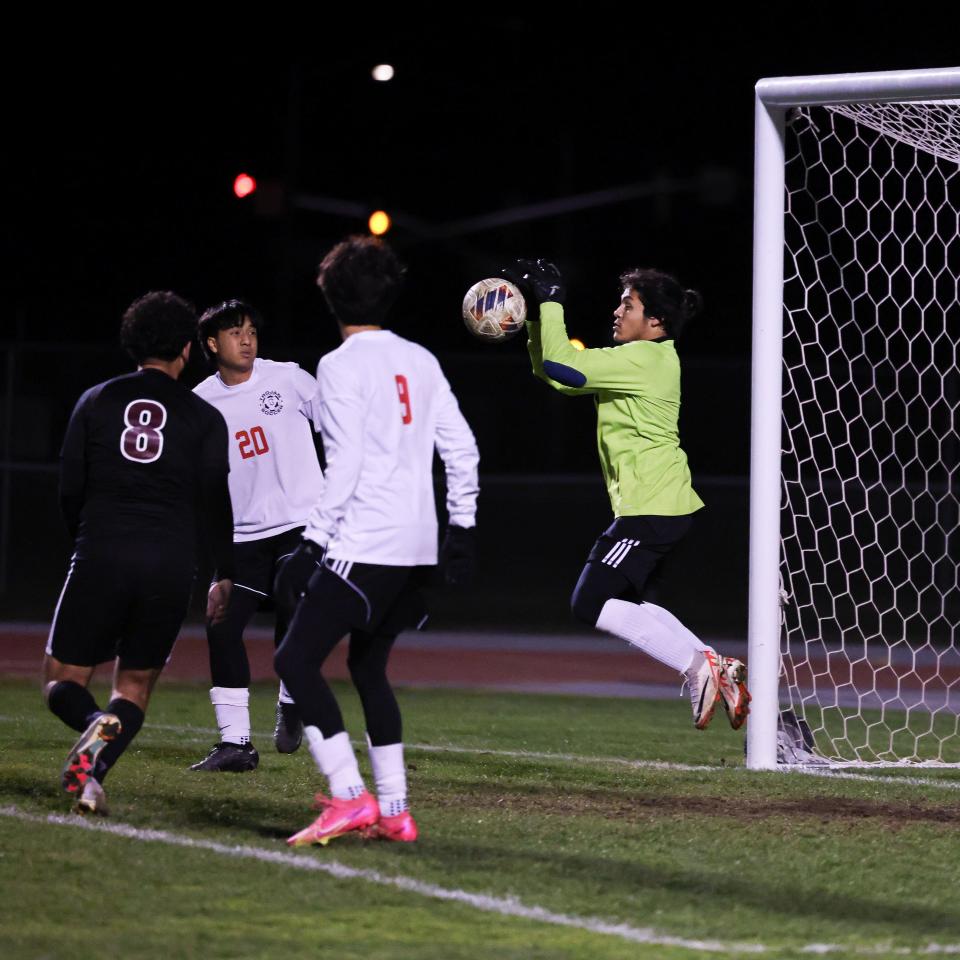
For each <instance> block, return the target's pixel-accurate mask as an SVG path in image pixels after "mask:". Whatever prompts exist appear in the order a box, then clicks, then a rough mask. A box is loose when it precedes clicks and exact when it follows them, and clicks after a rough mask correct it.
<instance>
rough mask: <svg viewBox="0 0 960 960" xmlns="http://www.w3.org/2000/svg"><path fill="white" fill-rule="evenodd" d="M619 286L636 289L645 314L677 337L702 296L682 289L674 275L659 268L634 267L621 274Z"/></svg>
mask: <svg viewBox="0 0 960 960" xmlns="http://www.w3.org/2000/svg"><path fill="white" fill-rule="evenodd" d="M620 284H621V289H626V288H627V287H629V288H630V289H631V290H633V291H635V292H636V294H637V296H638V297H639V298H640V302H641V303H642V304H643V309H644V312H645V314H646V315H647V316H648V317H656V319H657V320H659V321H660V322H661V323H662V324H663V330H664V333H666V335H667V336H668V337H672V338H674V339H676V338H677V337H679V336H680V334H681V333H682V332H683V328H684V327H685V326H686V325H687V321H688V320H691V319H693V317H695V316H696V315H697V314H698V313H699V312H700V310H701V308H702V307H703V297H701V296H700V294H699V293H698V292H697V291H696V290H684V289H683V287H681V286H680V284H679V283H678V282H677V280H676V278H675V277H671V276H670V274H669V273H663V272H662V271H660V270H651V269H641V268H640V267H636V268H634V269H633V270H627V271H626V272H624V273H622V274H620Z"/></svg>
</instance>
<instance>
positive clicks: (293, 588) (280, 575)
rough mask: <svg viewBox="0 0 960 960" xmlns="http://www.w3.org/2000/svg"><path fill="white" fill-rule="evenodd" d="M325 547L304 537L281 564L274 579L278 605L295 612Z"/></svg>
mask: <svg viewBox="0 0 960 960" xmlns="http://www.w3.org/2000/svg"><path fill="white" fill-rule="evenodd" d="M323 549H324V548H323V547H321V546H320V545H319V544H317V543H314V542H313V541H312V540H306V539H303V540H301V541H300V546H299V547H297V549H296V550H294V551H293V553H291V554H290V556H289V557H287V559H286V560H284V561H283V563H282V564H280V567H279V569H278V570H277V575H276V577H275V578H274V580H273V599H274V602H275V603H276V605H277V607H279V608H280V609H281V610H286V611H288V612H290V613H293V611H294V609H295V608H296V606H297V603H298V602H299V600H300V598H301V597H302V596H303V595H304V594H305V593H306V592H307V584H308V583H309V582H310V578H311V577H312V576H313V574H314V573H315V572H316V571H317V570H318V569H319V567H320V562H321V561H322V560H323Z"/></svg>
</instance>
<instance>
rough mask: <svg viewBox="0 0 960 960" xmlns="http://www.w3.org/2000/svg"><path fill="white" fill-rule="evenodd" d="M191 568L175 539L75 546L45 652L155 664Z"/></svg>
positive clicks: (179, 617) (88, 661)
mask: <svg viewBox="0 0 960 960" xmlns="http://www.w3.org/2000/svg"><path fill="white" fill-rule="evenodd" d="M195 576H196V562H195V559H194V556H193V554H192V552H189V553H188V552H186V551H185V550H183V549H182V548H180V547H179V546H176V545H164V544H157V543H151V544H147V545H142V546H137V547H136V548H131V547H130V546H128V545H127V544H126V543H121V544H111V545H105V544H99V545H97V546H95V547H91V546H89V545H85V546H82V547H78V549H77V552H76V553H75V554H74V556H73V559H72V560H71V562H70V570H69V572H68V573H67V579H66V582H65V583H64V585H63V591H62V592H61V594H60V600H59V601H58V603H57V608H56V610H55V612H54V614H53V623H52V624H51V625H50V636H49V639H48V641H47V653H48V654H49V655H51V656H53V657H56V659H57V660H59V661H60V662H61V663H69V664H73V665H75V666H80V667H92V666H96V665H97V664H98V663H105V662H106V661H108V660H113V659H114V658H116V657H119V658H120V665H121V666H122V667H125V668H127V669H129V670H151V669H156V668H159V667H162V666H163V665H164V664H165V663H166V662H167V660H168V659H169V657H170V651H171V650H172V649H173V644H174V642H175V641H176V639H177V634H178V633H179V632H180V627H181V626H182V625H183V620H184V617H186V615H187V607H188V606H189V603H190V593H191V591H192V589H193V580H194V577H195Z"/></svg>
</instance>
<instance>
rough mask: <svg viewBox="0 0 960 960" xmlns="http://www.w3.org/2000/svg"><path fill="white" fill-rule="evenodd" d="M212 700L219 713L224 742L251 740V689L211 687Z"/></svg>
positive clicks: (218, 723)
mask: <svg viewBox="0 0 960 960" xmlns="http://www.w3.org/2000/svg"><path fill="white" fill-rule="evenodd" d="M210 702H211V703H212V704H213V712H214V713H215V714H216V715H217V726H218V727H219V728H220V740H221V742H222V743H238V744H240V745H241V746H243V745H244V744H247V743H249V742H250V709H249V703H250V691H249V690H248V689H247V688H246V687H211V688H210Z"/></svg>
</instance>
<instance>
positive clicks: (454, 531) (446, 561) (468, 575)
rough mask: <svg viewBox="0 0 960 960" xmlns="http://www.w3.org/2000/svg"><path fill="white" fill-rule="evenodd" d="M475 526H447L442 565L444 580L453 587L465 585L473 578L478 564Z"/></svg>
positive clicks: (441, 556) (441, 553) (441, 554)
mask: <svg viewBox="0 0 960 960" xmlns="http://www.w3.org/2000/svg"><path fill="white" fill-rule="evenodd" d="M475 529H476V528H475V527H457V526H454V525H453V524H450V526H448V527H447V533H446V536H444V538H443V545H442V546H441V547H440V567H441V569H442V570H443V579H444V581H445V582H446V583H447V584H448V585H449V586H452V587H457V586H464V585H466V584H468V583H470V581H471V580H472V579H473V573H474V570H475V569H476V565H477V542H476V537H475V535H474V531H475Z"/></svg>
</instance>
